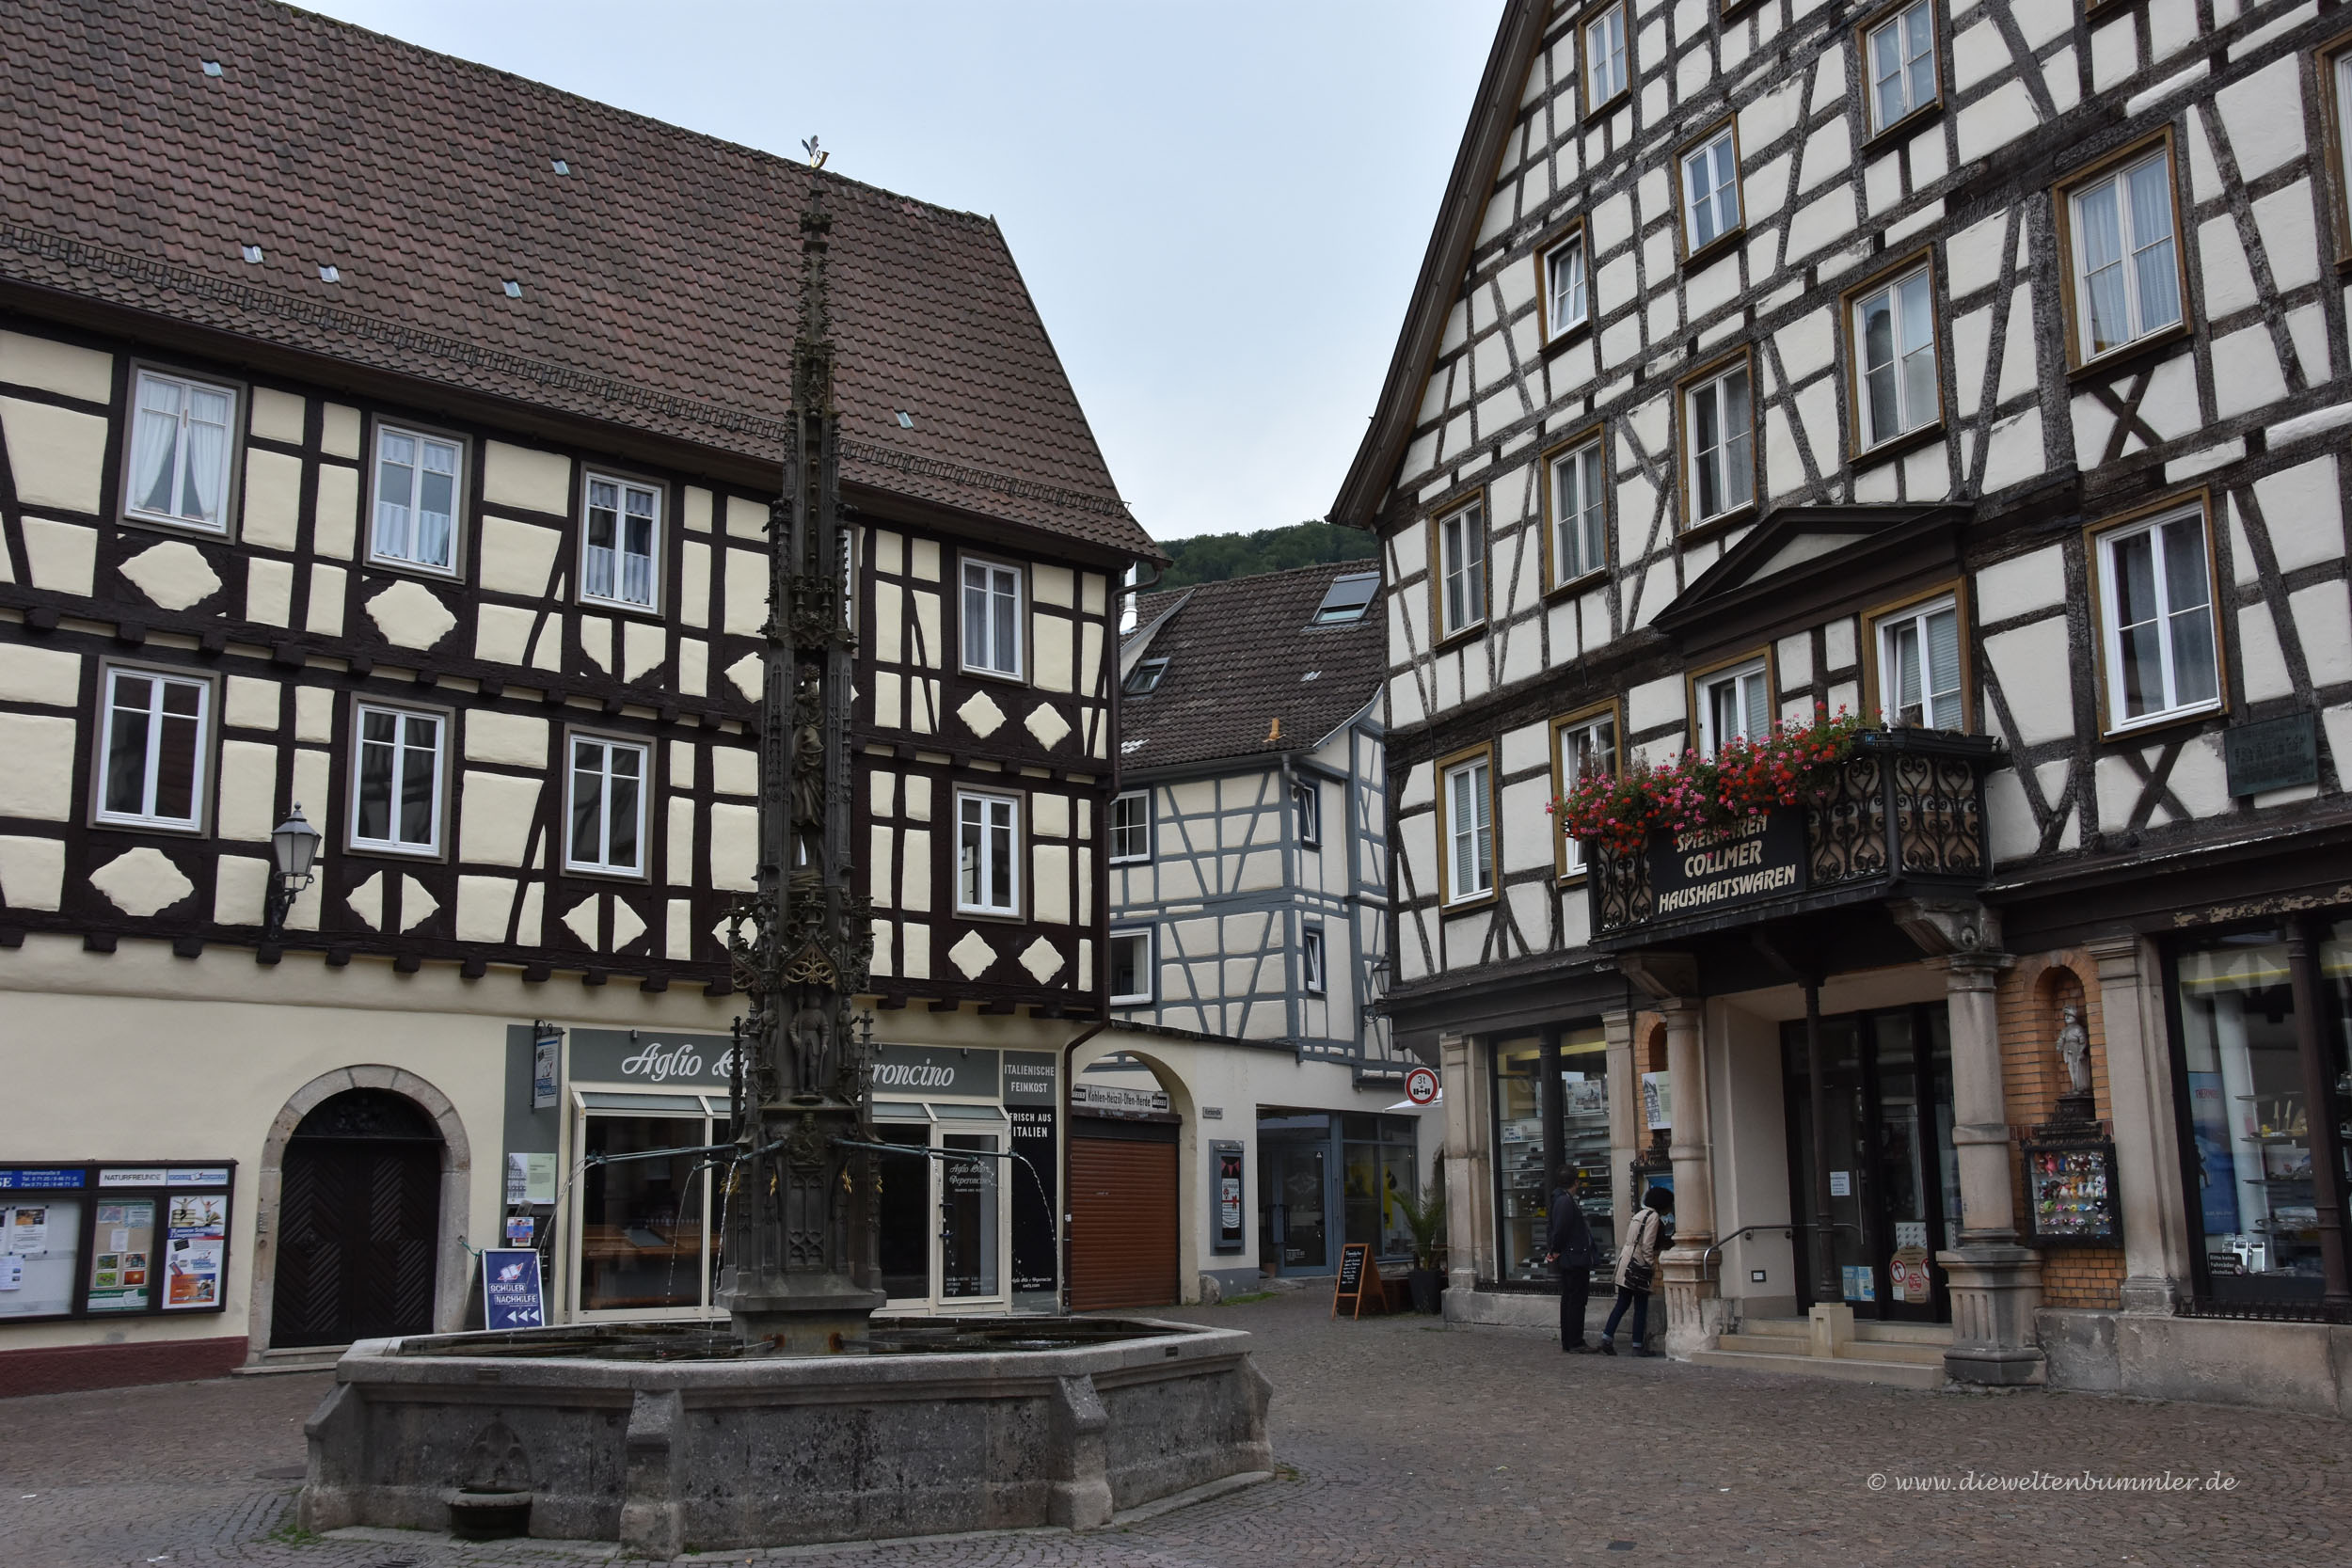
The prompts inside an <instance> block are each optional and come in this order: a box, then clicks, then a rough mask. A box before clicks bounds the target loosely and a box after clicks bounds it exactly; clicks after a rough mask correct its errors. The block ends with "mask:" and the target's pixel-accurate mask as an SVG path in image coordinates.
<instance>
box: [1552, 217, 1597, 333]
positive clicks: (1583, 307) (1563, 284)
mask: <svg viewBox="0 0 2352 1568" xmlns="http://www.w3.org/2000/svg"><path fill="white" fill-rule="evenodd" d="M1591 314H1592V290H1591V287H1590V284H1589V281H1588V279H1587V278H1586V277H1585V271H1584V236H1583V235H1581V234H1579V235H1577V236H1576V237H1575V238H1574V239H1571V240H1565V241H1563V242H1562V243H1560V244H1559V245H1553V246H1552V247H1551V248H1550V249H1549V250H1548V251H1546V252H1544V325H1545V327H1546V328H1547V329H1548V330H1549V333H1550V335H1551V336H1552V337H1554V338H1557V337H1558V336H1560V334H1562V333H1563V332H1566V331H1568V330H1570V329H1571V328H1573V327H1579V326H1582V325H1584V324H1585V322H1586V321H1587V320H1589V319H1590V317H1591Z"/></svg>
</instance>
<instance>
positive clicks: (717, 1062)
mask: <svg viewBox="0 0 2352 1568" xmlns="http://www.w3.org/2000/svg"><path fill="white" fill-rule="evenodd" d="M540 1043H541V1044H544V1043H545V1042H544V1041H542V1042H540ZM537 1055H538V1047H537V1046H534V1047H533V1048H532V1057H533V1060H532V1107H533V1108H534V1109H536V1108H538V1101H539V1095H538V1079H539V1077H540V1066H539V1063H538V1061H537ZM734 1061H735V1042H734V1041H733V1040H732V1039H729V1038H728V1037H726V1036H724V1035H672V1034H660V1035H657V1034H654V1033H652V1032H651V1031H649V1030H643V1029H575V1030H573V1031H572V1062H571V1069H572V1080H573V1082H575V1083H581V1084H612V1083H621V1084H647V1085H654V1084H660V1085H678V1086H680V1087H685V1086H688V1085H692V1086H695V1087H701V1088H714V1089H723V1088H725V1087H726V1086H727V1077H728V1073H729V1070H730V1069H731V1068H732V1066H733V1064H734Z"/></svg>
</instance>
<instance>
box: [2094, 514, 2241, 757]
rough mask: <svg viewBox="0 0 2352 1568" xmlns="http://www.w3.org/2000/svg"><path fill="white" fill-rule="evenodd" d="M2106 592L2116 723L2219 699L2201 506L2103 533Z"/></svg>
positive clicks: (2104, 615)
mask: <svg viewBox="0 0 2352 1568" xmlns="http://www.w3.org/2000/svg"><path fill="white" fill-rule="evenodd" d="M2099 592H2100V601H2101V603H2100V620H2101V622H2102V624H2103V626H2105V628H2106V677H2107V720H2108V723H2109V725H2110V726H2111V727H2113V728H2117V729H2122V728H2123V727H2125V726H2127V725H2133V724H2140V723H2146V722H2148V721H2152V720H2157V719H2169V718H2172V717H2174V716H2176V715H2179V714H2184V713H2195V712H2197V711H2199V710H2201V709H2204V708H2211V707H2217V706H2219V705H2220V702H2221V683H2220V670H2219V661H2218V659H2217V655H2216V650H2215V640H2214V613H2213V557H2212V555H2211V554H2210V553H2209V552H2208V550H2207V549H2206V546H2205V514H2204V511H2203V509H2202V508H2200V507H2190V508H2188V509H2186V510H2185V511H2181V512H2174V513H2170V514H2168V515H2164V516H2160V517H2153V518H2151V519H2149V520H2147V521H2145V522H2140V523H2135V524H2133V525H2131V526H2130V527H2127V528H2119V529H2116V530H2114V531H2110V532H2107V533H2103V534H2101V535H2099Z"/></svg>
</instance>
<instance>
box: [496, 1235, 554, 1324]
mask: <svg viewBox="0 0 2352 1568" xmlns="http://www.w3.org/2000/svg"><path fill="white" fill-rule="evenodd" d="M482 1309H483V1321H484V1324H485V1326H486V1327H490V1328H538V1327H540V1326H542V1325H543V1324H545V1323H547V1321H548V1314H547V1303H546V1301H545V1300H544V1299H543V1298H542V1296H541V1292H540V1289H539V1255H538V1254H537V1253H536V1252H532V1251H530V1250H528V1249H524V1248H513V1249H510V1248H506V1247H485V1248H483V1249H482Z"/></svg>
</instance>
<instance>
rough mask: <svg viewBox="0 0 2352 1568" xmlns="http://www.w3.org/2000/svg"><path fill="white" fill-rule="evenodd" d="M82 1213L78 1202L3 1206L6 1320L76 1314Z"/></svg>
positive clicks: (2, 1313)
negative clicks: (75, 1298) (74, 1306)
mask: <svg viewBox="0 0 2352 1568" xmlns="http://www.w3.org/2000/svg"><path fill="white" fill-rule="evenodd" d="M77 1174H78V1173H77ZM31 1184H34V1183H28V1185H31ZM82 1212H83V1210H82V1203H81V1200H80V1199H78V1198H64V1199H59V1198H50V1197H44V1198H42V1199H41V1200H40V1201H39V1202H37V1203H0V1235H5V1238H6V1239H5V1240H0V1319H8V1318H47V1317H56V1316H59V1315H62V1314H64V1313H68V1312H71V1311H72V1310H73V1291H74V1289H75V1287H76V1284H77V1280H76V1279H75V1271H76V1270H77V1269H79V1268H80V1266H81V1261H82V1258H81V1237H82ZM101 1240H103V1237H102V1238H101Z"/></svg>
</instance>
